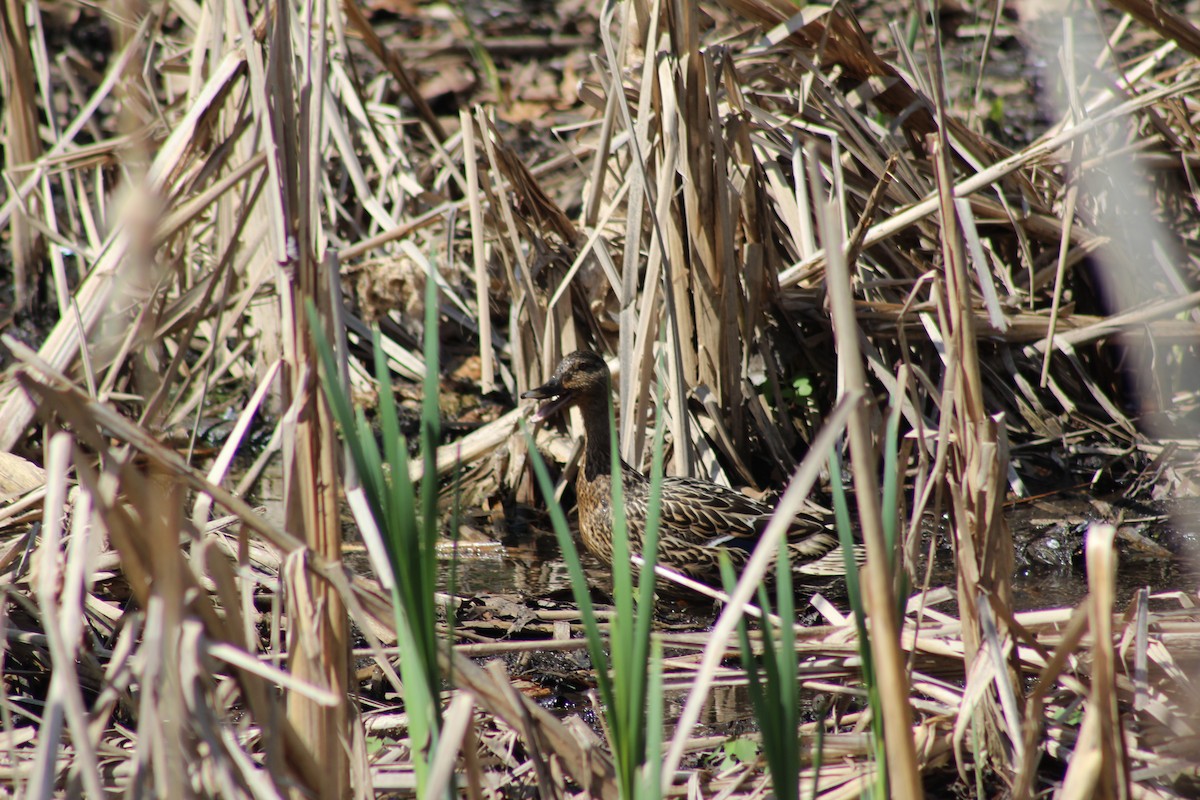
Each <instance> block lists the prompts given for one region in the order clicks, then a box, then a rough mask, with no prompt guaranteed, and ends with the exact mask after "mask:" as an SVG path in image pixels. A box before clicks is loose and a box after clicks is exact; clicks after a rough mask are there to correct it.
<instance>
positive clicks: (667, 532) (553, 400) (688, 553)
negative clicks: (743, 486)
mask: <svg viewBox="0 0 1200 800" xmlns="http://www.w3.org/2000/svg"><path fill="white" fill-rule="evenodd" d="M610 380H611V379H610V375H609V371H608V365H607V364H605V363H604V359H602V358H600V357H599V356H598V355H596V354H595V353H589V352H585V351H582V350H579V351H576V352H574V353H571V354H570V355H569V356H567V357H566V358H564V359H563V360H562V361H561V362H559V365H558V367H557V368H556V369H555V370H554V375H553V377H551V378H550V380H549V381H547V382H546V383H545V384H543V385H542V386H539V387H537V388H536V389H532V390H530V391H528V392H526V393H525V394H523V395H521V396H522V397H525V398H534V399H538V400H545V401H547V402H545V403H542V405H541V406H540V407H539V408H538V410H537V413H536V414H535V415H534V420H535V421H541V420H544V419H546V418H547V417H550V416H552V415H553V414H556V413H558V412H559V411H562V410H563V409H565V408H569V407H570V406H572V405H574V406H578V408H579V411H580V413H581V414H582V416H583V435H584V461H583V464H582V465H581V466H580V469H579V476H578V478H577V479H576V484H575V485H576V491H577V494H578V501H579V532H580V535H581V536H582V538H583V544H584V546H585V547H586V548H587V549H588V550H589V551H590V552H592V553H593V554H594V555H596V556H597V557H599V558H600V559H602V560H603V561H605V562H606V563H609V564H611V563H612V527H613V510H612V455H611V453H612V448H611V436H612V431H611V428H610V426H609V414H608V402H609V397H610V392H611V389H610V388H609V384H610ZM621 488H622V492H623V498H624V506H625V519H626V521H627V523H628V528H629V539H630V546H631V547H632V549H633V550H634V551H635V552H640V551H641V549H642V533H643V531H644V530H645V526H646V515H647V512H648V509H649V506H650V479H649V478H647V477H646V476H645V475H643V474H642V473H640V472H638V471H637V470H636V469H634V468H633V467H631V466H629V465H628V464H626V463H625V462H624V461H623V460H622V461H621ZM661 509H662V515H661V524H660V527H659V544H658V563H659V564H662V565H663V566H667V567H670V568H671V569H674V570H675V571H677V572H680V573H683V574H684V575H686V576H688V577H690V578H693V579H695V580H698V581H702V582H705V583H710V584H717V585H719V583H720V569H719V566H718V564H719V562H718V556H719V554H720V553H721V552H726V553H728V554H729V556H730V559H731V560H732V562H733V566H734V567H735V568H736V569H739V570H740V568H741V567H742V566H743V565H744V564H745V562H746V561H747V560H749V557H750V553H751V551H753V549H754V545H755V543H756V542H757V541H758V537H759V535H760V534H761V533H762V532H763V530H765V529H766V526H767V522H768V521H769V520H770V518H771V514H772V512H773V509H772V508H771V507H770V506H766V505H763V504H762V503H758V502H755V501H754V500H751V499H750V498H748V497H746V496H745V495H743V494H742V493H740V492H736V491H734V490H733V489H728V488H726V487H724V486H718V485H717V484H715V483H709V482H708V481H702V480H697V479H695V478H680V477H666V478H663V482H662V500H661ZM788 535H789V539H790V540H791V541H790V542H789V545H788V548H789V551H790V553H789V554H790V556H791V560H792V567H793V570H795V571H797V572H801V573H809V574H822V575H829V574H834V573H837V572H839V571H840V570H839V564H840V561H838V560H836V559H823V557H824V556H826V555H827V554H828V553H829V552H830V551H831V550H832V549H833V548H834V547H836V546H837V543H838V542H837V537H836V536H834V535H833V534H831V533H830V532H828V531H827V530H824V529H823V528H822V527H820V523H815V522H812V521H807V520H799V519H798V520H797V521H796V522H795V523H793V525H792V527H791V529H790V530H789V532H788ZM816 562H821V563H820V566H819V567H818V566H817V563H816ZM806 567H812V568H813V569H811V571H810V570H809V569H806Z"/></svg>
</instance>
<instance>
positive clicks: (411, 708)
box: [308, 280, 449, 796]
mask: <svg viewBox="0 0 1200 800" xmlns="http://www.w3.org/2000/svg"><path fill="white" fill-rule="evenodd" d="M426 287H427V288H426V292H425V376H424V382H423V390H424V400H423V402H422V405H421V421H420V443H421V457H422V458H423V460H424V464H425V471H424V475H425V476H426V477H425V479H424V480H423V481H422V484H421V491H420V499H419V502H418V496H417V490H416V487H415V486H414V485H413V483H412V480H411V479H410V478H409V471H408V468H409V459H408V450H407V444H406V442H405V439H404V437H403V435H402V434H401V432H400V425H399V420H398V417H397V415H396V403H395V398H394V397H393V395H392V391H391V385H392V384H391V375H390V371H389V370H388V366H387V357H386V356H385V355H384V352H383V348H382V346H381V341H380V334H379V332H378V331H375V332H374V337H373V338H374V348H373V349H374V353H375V379H376V382H377V384H378V386H379V408H378V412H379V424H380V433H381V436H382V441H383V450H382V452H381V451H380V448H379V444H378V443H377V441H376V438H375V432H374V431H373V430H372V429H371V426H370V424H369V423H368V422H367V419H366V416H365V415H364V414H363V412H362V410H361V409H357V410H356V409H354V408H353V407H352V404H351V402H350V398H349V396H348V394H347V392H346V389H345V388H344V387H343V386H342V385H341V383H340V382H339V380H338V379H337V376H338V374H339V373H338V369H337V365H336V363H335V360H334V355H333V350H332V348H331V347H330V345H329V342H327V341H325V340H324V339H323V338H321V337H319V336H318V337H317V341H316V345H317V350H318V353H319V355H320V358H321V365H322V370H323V375H322V381H321V384H322V386H323V387H324V389H325V396H326V397H327V398H328V400H329V405H330V407H331V409H332V411H333V415H334V418H335V419H336V420H337V423H338V427H339V428H340V429H341V431H342V438H343V440H344V441H345V443H346V447H347V450H348V451H349V454H350V458H351V460H352V461H353V462H354V468H355V469H356V471H357V472H358V475H359V479H360V480H361V482H362V486H363V489H364V492H365V494H366V498H367V503H368V506H369V507H370V510H371V516H372V517H373V518H374V520H375V524H376V525H377V526H378V528H379V531H380V533H381V534H382V536H383V540H384V544H385V546H386V549H387V554H388V560H389V562H390V565H391V568H392V575H393V581H392V600H393V606H394V609H395V615H396V635H397V638H398V642H397V644H398V645H399V651H400V674H401V678H402V679H403V681H404V708H405V711H406V713H407V716H408V720H409V737H410V741H411V743H412V757H413V766H414V769H415V771H416V776H417V794H418V796H422V795H423V794H424V787H425V783H426V781H427V779H428V775H429V766H430V761H431V760H432V758H433V754H434V753H435V752H436V750H437V743H438V737H439V734H440V732H441V721H442V710H441V704H440V698H439V693H440V691H441V687H442V680H443V675H442V674H441V670H440V668H439V665H438V647H439V645H440V646H444V647H449V644H448V643H440V642H439V637H438V632H437V617H438V610H439V606H438V603H437V599H436V594H435V593H436V589H437V537H438V514H437V499H438V487H437V478H436V475H437V470H436V451H437V443H438V441H439V439H440V436H441V422H440V417H439V408H438V374H439V365H438V359H439V351H438V294H437V283H436V282H435V281H433V280H429V281H427V283H426ZM308 315H309V321H310V325H311V328H312V330H314V331H318V330H320V329H321V328H320V325H319V320H318V318H317V314H316V311H315V309H314V308H313V307H312V305H311V304H310V305H309V308H308Z"/></svg>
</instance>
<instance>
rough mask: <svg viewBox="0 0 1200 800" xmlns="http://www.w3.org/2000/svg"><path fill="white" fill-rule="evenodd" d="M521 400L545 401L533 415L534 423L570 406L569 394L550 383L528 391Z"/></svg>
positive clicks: (542, 420)
mask: <svg viewBox="0 0 1200 800" xmlns="http://www.w3.org/2000/svg"><path fill="white" fill-rule="evenodd" d="M521 397H522V398H525V399H532V400H545V401H546V402H544V403H542V404H541V405H539V406H538V408H537V411H535V412H534V413H533V421H534V422H544V421H546V420H547V419H549V418H550V417H552V416H554V415H555V414H557V413H558V412H559V411H562V410H563V409H564V408H566V407H567V406H568V405H570V404H571V393H570V392H568V391H567V390H566V389H563V388H562V387H561V386H559V385H557V384H555V383H554V382H550V383H547V384H545V385H544V386H539V387H537V388H536V389H530V390H529V391H528V392H526V393H525V394H523V395H521Z"/></svg>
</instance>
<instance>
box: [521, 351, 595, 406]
mask: <svg viewBox="0 0 1200 800" xmlns="http://www.w3.org/2000/svg"><path fill="white" fill-rule="evenodd" d="M609 382H610V375H609V371H608V364H606V363H604V359H603V358H601V357H600V356H598V355H596V354H595V353H590V352H588V351H586V350H576V351H575V352H574V353H571V354H570V355H568V356H566V357H564V358H563V360H562V361H560V362H558V366H557V367H555V369H554V375H553V376H551V378H550V380H548V381H546V382H545V383H544V384H542V385H541V386H539V387H537V388H536V389H530V390H529V391H528V392H525V394H523V395H521V397H523V398H532V399H535V400H545V401H546V402H545V403H542V404H541V405H540V406H538V410H537V412H536V413H535V414H534V415H533V419H534V421H535V422H541V421H542V420H544V419H547V418H549V417H551V416H553V415H555V414H557V413H558V412H560V411H562V410H563V409H566V408H570V407H571V406H573V405H584V404H588V403H594V402H601V403H607V402H608V395H609Z"/></svg>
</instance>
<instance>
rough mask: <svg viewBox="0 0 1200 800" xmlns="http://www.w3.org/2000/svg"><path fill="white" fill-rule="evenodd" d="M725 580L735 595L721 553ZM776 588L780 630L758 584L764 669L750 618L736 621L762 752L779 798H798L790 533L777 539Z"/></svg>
mask: <svg viewBox="0 0 1200 800" xmlns="http://www.w3.org/2000/svg"><path fill="white" fill-rule="evenodd" d="M720 559H721V561H720V563H721V581H722V582H723V583H724V585H725V591H726V592H727V593H729V594H733V592H734V588H735V585H736V583H737V577H736V576H735V575H734V572H733V565H732V564H731V563H730V561H729V556H728V555H726V554H725V553H722V554H721V556H720ZM775 571H776V575H777V579H776V590H777V594H778V600H779V620H780V625H779V630H778V632H776V631H775V625H774V624H772V622H771V598H770V597H769V596H768V594H767V589H766V586H764V585H762V584H759V587H758V605H759V608H760V609H761V610H762V612H763V614H762V620H761V622H760V625H761V627H762V650H763V654H762V674H761V675H760V672H759V666H758V662H757V661H756V660H755V657H754V648H753V647H752V646H751V644H750V626H749V625H748V624H747V622H746V617H745V616H742V618H741V619H739V620H738V642H739V644H740V645H741V651H742V665H743V666H744V667H745V669H746V678H747V680H748V682H749V683H748V691H749V693H750V703H751V705H752V706H753V707H754V718H755V719H756V720H757V721H758V727H759V730H760V731H761V732H762V749H763V755H765V756H766V759H767V767H768V769H770V771H771V786H772V789H773V790H774V791H773V793H774V795H775V797H776V798H778V800H799V797H800V733H799V731H800V691H799V686H798V678H797V673H798V671H799V664H798V659H797V656H796V631H795V628H794V625H793V620H795V618H796V608H795V596H794V595H793V593H792V565H791V561H790V559H789V557H788V544H787V539H786V538H780V540H779V557H778V560H777V561H776V562H775Z"/></svg>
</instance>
